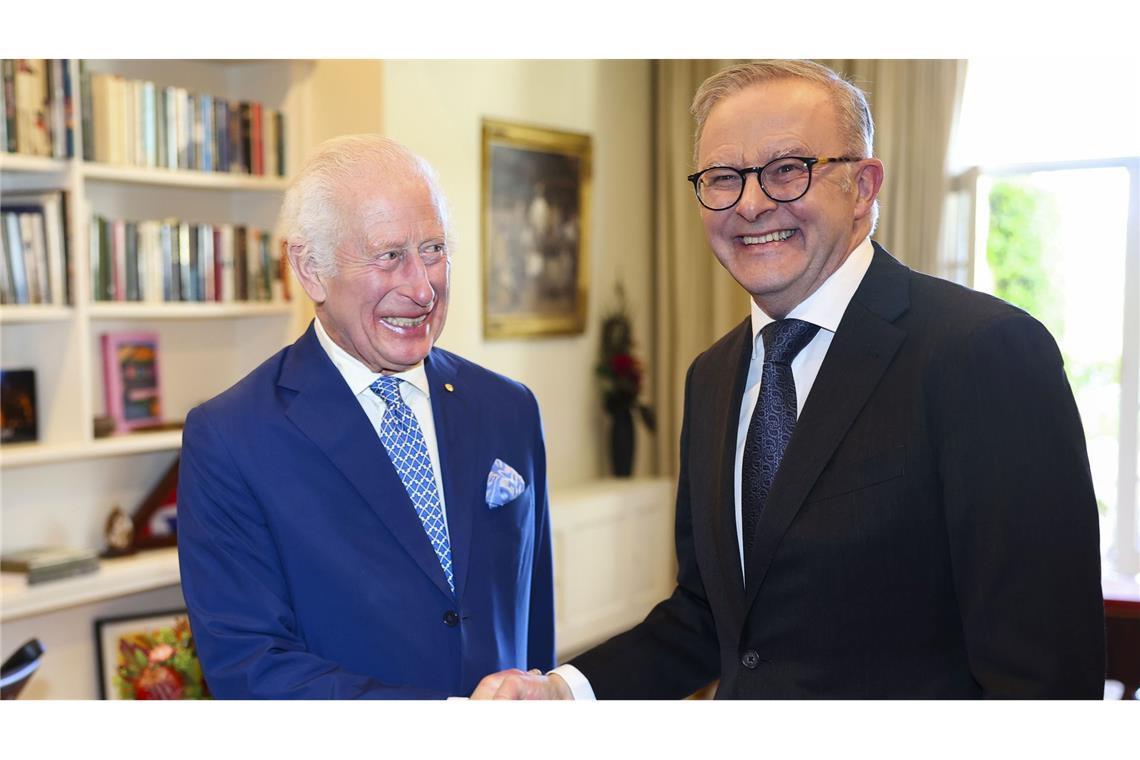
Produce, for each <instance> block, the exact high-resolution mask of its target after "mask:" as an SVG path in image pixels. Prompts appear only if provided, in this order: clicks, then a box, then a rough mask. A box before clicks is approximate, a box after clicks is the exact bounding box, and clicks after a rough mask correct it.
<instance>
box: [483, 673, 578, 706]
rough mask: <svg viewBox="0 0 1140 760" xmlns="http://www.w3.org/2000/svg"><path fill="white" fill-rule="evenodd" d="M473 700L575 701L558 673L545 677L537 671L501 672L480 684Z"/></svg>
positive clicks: (488, 677) (568, 687) (486, 678)
mask: <svg viewBox="0 0 1140 760" xmlns="http://www.w3.org/2000/svg"><path fill="white" fill-rule="evenodd" d="M471 698H472V699H573V698H574V694H573V692H571V691H570V686H569V685H568V684H567V683H566V681H564V680H563V679H562V677H561V676H559V675H558V674H557V673H551V674H550V675H545V676H544V675H543V674H542V671H541V670H538V669H535V670H530V671H527V672H525V673H524V672H523V671H521V670H519V669H518V668H511V669H510V670H500V671H499V672H498V673H492V674H491V675H489V676H487V677H485V678H484V679H483V680H482V681H480V682H479V685H478V686H476V687H475V691H473V692H471Z"/></svg>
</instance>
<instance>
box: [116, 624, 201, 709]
mask: <svg viewBox="0 0 1140 760" xmlns="http://www.w3.org/2000/svg"><path fill="white" fill-rule="evenodd" d="M118 650H119V660H118V667H117V669H116V672H115V686H116V688H117V689H118V692H119V694H118V697H119V699H210V691H209V689H208V688H207V687H206V682H205V680H204V679H203V678H202V665H201V663H199V662H198V655H197V653H196V652H195V650H194V641H193V639H192V638H191V636H190V622H189V620H188V619H187V618H186V616H185V615H182V616H179V617H177V618H175V620H174V623H173V624H172V625H170V626H166V627H163V628H158V629H153V630H150V631H145V632H138V633H131V634H128V635H125V636H123V637H121V638H120V639H119V646H118Z"/></svg>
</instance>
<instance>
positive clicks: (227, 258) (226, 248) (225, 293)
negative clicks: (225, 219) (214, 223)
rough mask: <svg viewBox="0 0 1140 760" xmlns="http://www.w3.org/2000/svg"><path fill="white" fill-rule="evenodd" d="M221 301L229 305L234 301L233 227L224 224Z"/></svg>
mask: <svg viewBox="0 0 1140 760" xmlns="http://www.w3.org/2000/svg"><path fill="white" fill-rule="evenodd" d="M221 279H222V299H221V300H222V301H224V302H226V303H231V302H232V301H233V300H234V286H235V284H236V281H235V275H234V226H233V225H232V224H226V225H223V227H222V272H221Z"/></svg>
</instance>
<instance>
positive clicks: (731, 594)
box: [693, 320, 752, 630]
mask: <svg viewBox="0 0 1140 760" xmlns="http://www.w3.org/2000/svg"><path fill="white" fill-rule="evenodd" d="M723 351H724V355H725V361H723V362H713V365H714V366H725V365H728V366H734V367H735V372H734V373H733V374H732V375H731V377H730V378H723V379H725V380H727V379H731V382H718V383H717V384H716V386H715V387H714V388H713V389H712V394H711V401H712V403H711V407H710V411H711V416H710V418H709V420H708V423H709V424H710V426H711V427H710V429H711V430H713V431H723V440H722V441H721V442H720V445H718V446H714V447H713V461H712V470H711V472H712V474H713V475H714V477H715V478H716V482H718V483H719V484H720V489H719V490H718V491H714V492H712V494H711V495H712V499H713V503H712V507H711V508H710V509H707V510H704V511H705V513H706V514H707V515H708V519H709V520H710V527H711V529H712V535H713V537H714V539H715V542H716V556H717V561H718V563H719V565H720V572H721V577H722V578H723V579H724V583H725V591H726V592H727V597H728V599H729V600H730V603H731V606H732V614H733V616H734V618H735V620H734V621H733V622H732V625H733V628H731V629H730V630H736V629H737V628H738V627H739V625H740V624H741V623H743V621H744V612H745V609H744V606H743V601H744V576H743V574H742V572H741V569H740V545H739V543H738V542H737V538H736V495H735V479H736V432H737V426H738V422H739V415H740V402H741V400H742V399H743V397H744V384H745V382H746V381H747V379H748V364H749V362H750V361H751V359H752V326H751V320H745V321H744V323H743V324H741V325H740V326H739V327H737V328H736V330H735V331H733V333H731V334H730V336H729V339H728V340H727V341H726V342H725V345H724V348H723ZM694 486H695V487H694V488H693V491H694V493H695V494H698V495H697V496H695V497H694V498H697V499H699V498H700V497H699V494H700V492H701V490H702V488H701V485H700V484H699V483H696V484H694Z"/></svg>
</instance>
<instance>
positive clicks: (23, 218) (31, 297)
mask: <svg viewBox="0 0 1140 760" xmlns="http://www.w3.org/2000/svg"><path fill="white" fill-rule="evenodd" d="M16 218H17V219H18V220H19V224H20V247H21V250H22V251H23V253H24V271H25V272H27V275H28V300H27V303H43V299H42V297H41V293H42V286H41V282H42V281H41V279H40V275H41V272H40V266H39V257H40V251H39V250H37V244H36V236H35V227H36V222H37V221H38V220H39V219H40V218H42V217H39V216H38V215H36V214H31V213H28V212H18V213H17V216H16Z"/></svg>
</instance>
